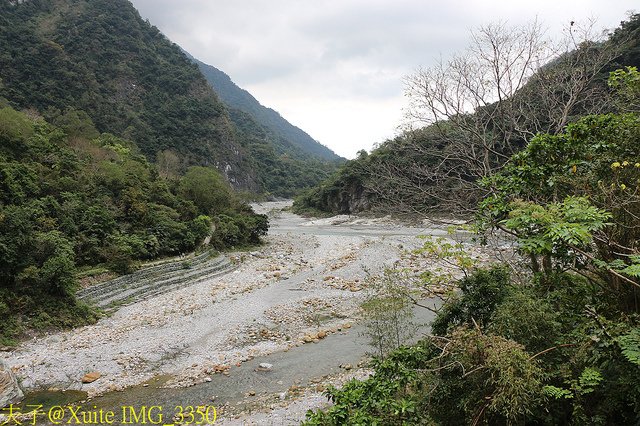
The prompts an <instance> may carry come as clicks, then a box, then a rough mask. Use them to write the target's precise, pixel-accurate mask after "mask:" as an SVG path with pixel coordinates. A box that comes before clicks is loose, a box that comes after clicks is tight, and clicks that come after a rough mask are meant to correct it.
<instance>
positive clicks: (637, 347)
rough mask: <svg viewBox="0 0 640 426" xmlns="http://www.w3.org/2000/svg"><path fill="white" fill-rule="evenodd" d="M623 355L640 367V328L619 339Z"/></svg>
mask: <svg viewBox="0 0 640 426" xmlns="http://www.w3.org/2000/svg"><path fill="white" fill-rule="evenodd" d="M618 344H619V345H620V349H621V350H622V355H624V357H625V358H626V359H627V360H628V361H629V362H631V363H633V364H635V365H637V366H640V328H635V329H633V330H631V332H630V333H628V334H625V335H623V336H620V337H618Z"/></svg>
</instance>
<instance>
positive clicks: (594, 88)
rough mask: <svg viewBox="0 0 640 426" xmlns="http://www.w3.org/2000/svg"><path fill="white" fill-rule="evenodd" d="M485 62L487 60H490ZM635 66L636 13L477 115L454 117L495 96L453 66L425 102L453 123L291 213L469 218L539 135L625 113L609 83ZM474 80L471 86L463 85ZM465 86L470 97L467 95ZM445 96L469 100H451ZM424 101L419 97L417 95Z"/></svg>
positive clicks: (353, 169)
mask: <svg viewBox="0 0 640 426" xmlns="http://www.w3.org/2000/svg"><path fill="white" fill-rule="evenodd" d="M505 40H506V38H505ZM498 42H500V41H498ZM497 51H499V49H498V50H496V52H497ZM488 57H491V56H490V54H489V55H486V56H485V58H488ZM629 66H631V67H637V66H640V15H639V14H635V15H632V16H630V17H629V19H628V20H627V21H624V22H622V23H621V25H620V26H619V27H618V28H617V29H615V30H614V31H613V32H612V33H610V34H608V36H607V37H606V39H605V40H602V41H599V42H584V43H581V44H580V45H579V47H578V48H577V49H575V50H570V51H567V52H564V53H563V54H559V55H557V56H556V57H555V58H554V59H553V60H551V61H550V62H549V63H548V64H547V65H545V66H543V67H541V68H538V69H537V70H535V72H533V73H532V75H531V76H530V77H529V78H528V79H527V80H526V81H523V84H522V86H521V87H519V89H518V90H517V91H514V92H513V93H511V95H510V96H506V97H504V98H503V99H502V100H501V101H500V102H496V101H495V100H487V99H488V98H487V99H483V101H486V102H484V103H482V102H479V101H477V100H476V101H474V102H478V104H479V105H481V106H479V107H478V108H476V110H475V111H474V112H473V113H463V112H462V111H461V110H456V109H455V108H456V106H455V102H456V100H457V102H461V100H463V99H471V98H473V96H477V97H478V99H480V98H481V97H482V96H483V94H485V93H489V92H491V90H487V89H486V88H485V87H483V88H482V89H481V90H480V89H478V88H476V87H474V86H473V85H474V84H475V83H473V82H478V81H485V80H482V79H479V78H470V77H469V76H470V75H471V76H472V77H476V75H474V74H465V75H456V74H455V72H456V71H455V67H452V68H448V69H445V70H444V71H442V70H441V69H437V70H436V72H435V73H436V74H438V73H440V72H441V74H438V75H447V76H448V77H447V78H448V79H449V80H446V81H445V80H441V81H438V82H436V83H433V82H430V84H439V86H438V87H437V90H434V93H436V95H433V94H431V95H433V96H432V97H431V98H430V99H427V98H426V96H423V97H420V102H425V105H431V106H433V107H434V108H435V110H439V111H445V110H446V111H447V114H448V115H447V116H446V117H444V118H441V119H438V121H437V122H436V123H434V124H431V125H429V126H426V127H422V128H417V129H414V130H408V131H405V132H403V133H401V134H399V135H397V136H396V137H395V138H393V139H390V140H387V141H385V142H384V143H382V144H380V145H379V146H377V147H376V149H374V150H373V151H372V152H371V153H369V154H367V153H366V152H361V153H360V155H359V157H358V158H356V159H354V160H352V161H349V162H347V163H346V164H344V165H343V166H342V167H341V168H340V169H339V170H338V171H337V172H336V173H335V174H334V175H332V176H331V177H330V178H329V179H327V180H326V181H324V182H322V183H321V184H320V185H318V186H317V187H315V188H313V189H312V190H310V191H307V192H306V193H305V194H303V195H301V196H300V197H298V199H297V200H296V203H295V204H294V209H295V210H296V211H298V212H301V213H304V212H308V213H317V212H318V211H319V212H323V213H325V214H326V213H332V214H347V213H356V212H359V211H363V210H376V211H378V212H379V213H393V214H409V215H415V214H419V215H433V214H436V215H442V214H447V213H455V214H456V215H470V214H472V213H473V212H474V210H475V209H476V206H477V205H478V202H479V201H480V200H482V199H483V198H484V197H485V196H486V194H487V193H489V192H491V190H492V189H491V188H490V187H489V186H488V185H489V184H488V181H487V178H488V177H489V176H490V175H491V174H492V173H494V172H496V171H497V170H500V169H501V168H502V167H503V166H504V165H505V163H506V162H507V161H508V160H509V158H510V157H511V156H513V155H514V154H516V153H517V152H519V151H521V150H522V149H524V148H525V147H526V146H527V144H528V143H529V141H530V140H531V139H532V138H533V137H534V136H535V135H536V134H539V133H548V134H558V133H561V132H563V131H564V129H565V128H566V126H567V125H568V124H570V123H571V122H573V121H576V120H577V119H578V118H579V117H581V116H585V115H590V114H601V113H606V112H619V111H620V108H619V107H618V106H616V105H615V102H613V99H612V96H611V87H609V86H608V85H607V79H608V77H609V73H610V72H612V71H615V70H617V69H620V68H624V67H629ZM463 68H464V67H460V68H459V69H463ZM474 68H475V69H480V68H481V67H469V68H465V71H464V72H465V73H466V72H471V71H469V70H470V69H474ZM420 75H427V74H426V73H425V74H419V75H418V77H417V78H418V79H419V78H420ZM412 78H413V77H412ZM456 78H457V79H458V80H456ZM465 78H466V80H465ZM454 81H455V82H457V83H459V85H458V86H457V87H456V86H455V84H452V85H451V86H448V87H447V86H446V84H448V82H454ZM469 81H470V82H472V83H471V85H470V86H465V84H467V83H466V82H469ZM492 83H495V84H496V85H497V84H500V82H497V83H496V82H495V81H494V82H492ZM413 84H414V87H417V88H420V89H418V90H421V88H423V87H431V86H428V85H427V84H426V82H425V80H420V81H418V82H416V81H414V82H413ZM488 86H489V84H488V83H487V87H488ZM469 87H470V89H469ZM465 88H467V89H469V91H468V93H466V94H465ZM442 93H454V94H455V93H462V95H461V96H460V98H456V97H455V96H453V97H452V98H451V99H449V98H447V96H448V95H447V96H443V95H441V94H442ZM469 93H473V94H471V95H469ZM413 94H414V95H415V94H416V93H415V92H414V93H413ZM423 94H424V92H420V96H422V95H423ZM465 95H466V96H468V98H464V96H465ZM438 96H441V97H439V98H438ZM434 99H435V100H434ZM428 101H431V102H433V103H432V104H428ZM449 101H451V102H450V103H447V102H449ZM425 109H427V110H428V109H429V108H428V106H427V107H426V108H425ZM418 112H420V111H418ZM458 112H459V113H458ZM413 113H416V111H413ZM425 121H426V122H429V120H425ZM431 122H433V119H432V120H431Z"/></svg>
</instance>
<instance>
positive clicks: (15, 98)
mask: <svg viewBox="0 0 640 426" xmlns="http://www.w3.org/2000/svg"><path fill="white" fill-rule="evenodd" d="M0 79H1V82H2V83H1V86H0V96H2V97H5V98H6V99H8V100H9V102H10V103H11V105H12V106H13V107H15V108H18V109H29V108H33V109H35V110H37V111H40V112H41V113H42V114H44V115H45V117H46V118H47V119H49V120H51V121H52V122H54V123H55V122H56V120H57V119H58V117H59V116H61V115H62V114H63V113H64V112H65V111H66V110H68V109H70V108H73V109H76V110H81V111H84V112H86V113H87V114H88V116H89V117H90V118H91V119H92V120H93V122H94V123H95V126H96V128H97V130H98V132H109V133H112V134H114V135H116V136H119V137H124V138H126V139H129V140H132V141H134V142H135V143H136V144H137V145H138V146H139V148H140V150H141V152H142V153H143V154H145V156H146V157H147V158H149V159H151V160H154V159H155V158H156V156H157V155H158V153H161V152H163V151H166V150H170V151H172V152H174V153H176V154H177V155H178V156H179V158H180V160H181V161H182V162H183V163H185V164H183V166H184V165H189V164H192V165H193V164H198V165H212V166H215V167H216V168H218V169H219V170H220V171H221V172H223V173H224V174H225V176H226V177H227V178H228V180H229V181H230V182H231V183H232V184H233V185H234V186H235V187H237V188H243V189H249V190H258V189H259V188H258V186H257V184H256V182H255V176H254V172H253V170H252V167H251V166H250V164H249V162H248V161H247V160H248V154H247V152H246V150H245V148H243V147H242V145H241V144H240V142H239V141H238V139H237V136H236V135H235V133H234V129H233V125H232V124H231V122H230V120H229V117H228V114H227V112H226V110H225V107H224V105H223V104H222V103H221V102H220V101H219V99H218V98H217V96H216V95H215V93H214V92H213V90H212V89H211V88H210V87H209V85H208V84H207V82H206V80H205V79H204V77H203V76H202V75H201V73H200V72H199V70H198V68H197V67H196V66H195V65H193V64H192V63H191V62H190V61H189V60H188V58H186V56H185V55H184V54H183V53H182V51H181V50H180V48H179V47H178V46H176V45H175V44H173V43H172V42H170V41H169V40H167V39H166V38H165V37H164V36H163V35H162V34H161V33H160V31H158V29H157V28H155V27H152V26H151V25H150V24H149V23H148V22H145V21H144V20H143V19H142V18H141V17H140V15H139V14H138V12H137V11H136V10H135V9H134V7H133V6H132V5H131V4H130V3H129V2H128V1H126V0H93V1H88V0H56V1H53V0H31V1H27V2H19V3H18V2H11V1H8V0H1V1H0ZM183 168H184V167H183Z"/></svg>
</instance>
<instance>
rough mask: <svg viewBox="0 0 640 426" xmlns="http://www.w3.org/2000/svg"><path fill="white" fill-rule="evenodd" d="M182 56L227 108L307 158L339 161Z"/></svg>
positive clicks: (225, 79) (208, 68)
mask: <svg viewBox="0 0 640 426" xmlns="http://www.w3.org/2000/svg"><path fill="white" fill-rule="evenodd" d="M185 53H186V52H185ZM186 54H187V56H188V57H189V58H190V59H191V60H192V61H193V62H194V63H195V64H197V65H198V67H199V68H200V71H201V72H202V74H203V75H204V76H205V78H206V79H207V81H208V82H209V84H211V86H212V87H213V90H214V91H215V92H216V93H217V94H218V96H219V98H220V99H221V100H222V102H224V103H225V104H226V105H227V107H229V108H232V109H238V110H240V111H242V112H245V113H247V114H249V115H251V116H252V117H253V119H254V120H255V121H256V122H257V123H258V124H261V125H262V126H264V127H266V128H267V129H269V130H271V131H272V132H273V133H274V134H275V135H277V136H279V137H280V139H281V140H284V141H286V142H288V143H289V144H291V145H292V146H293V147H296V148H299V149H300V150H301V151H302V152H304V153H305V154H307V155H311V156H314V157H317V158H320V159H324V160H339V159H342V157H340V156H339V155H337V154H336V153H335V152H333V151H332V150H331V149H329V148H327V147H326V146H324V145H322V144H321V143H320V142H318V141H316V140H314V139H313V138H312V137H311V136H309V135H308V134H307V133H306V132H305V131H304V130H302V129H300V128H298V127H296V126H294V125H293V124H291V123H289V122H288V121H287V120H285V119H284V118H283V117H282V116H281V115H280V114H279V113H278V112H277V111H274V110H273V109H271V108H268V107H265V106H263V105H262V104H260V102H258V100H257V99H256V98H254V97H253V95H251V93H249V92H247V91H246V90H244V89H242V88H240V87H238V85H236V84H235V83H234V82H233V81H232V80H231V77H229V76H228V75H227V74H225V73H224V72H223V71H220V70H219V69H217V68H216V67H214V66H212V65H208V64H205V63H204V62H202V61H199V60H198V59H196V58H194V57H193V56H192V55H190V54H188V53H186Z"/></svg>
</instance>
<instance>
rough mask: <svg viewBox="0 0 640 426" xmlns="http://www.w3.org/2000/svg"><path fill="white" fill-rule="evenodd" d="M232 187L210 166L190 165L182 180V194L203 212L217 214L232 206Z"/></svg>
mask: <svg viewBox="0 0 640 426" xmlns="http://www.w3.org/2000/svg"><path fill="white" fill-rule="evenodd" d="M231 193H232V191H231V188H230V187H229V185H228V184H227V183H226V182H225V181H224V178H223V177H222V176H221V175H220V173H218V172H216V171H215V170H213V169H212V168H210V167H190V168H189V169H188V170H187V173H186V174H185V175H184V177H183V178H182V179H181V180H180V195H181V196H182V197H183V198H185V199H187V200H190V201H192V202H193V204H195V206H196V207H197V208H198V211H200V212H201V213H202V214H207V215H211V214H216V213H220V212H223V211H225V210H227V209H229V208H230V207H231V200H232V196H231Z"/></svg>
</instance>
